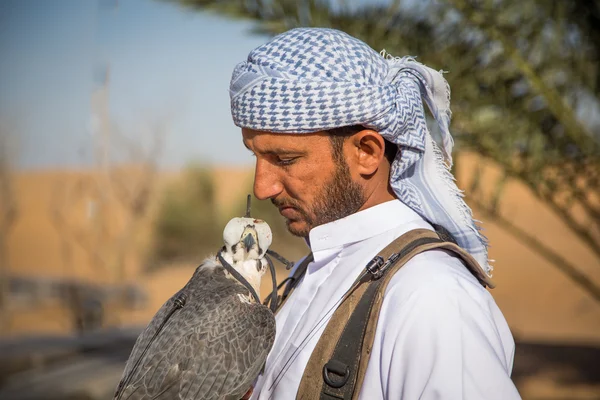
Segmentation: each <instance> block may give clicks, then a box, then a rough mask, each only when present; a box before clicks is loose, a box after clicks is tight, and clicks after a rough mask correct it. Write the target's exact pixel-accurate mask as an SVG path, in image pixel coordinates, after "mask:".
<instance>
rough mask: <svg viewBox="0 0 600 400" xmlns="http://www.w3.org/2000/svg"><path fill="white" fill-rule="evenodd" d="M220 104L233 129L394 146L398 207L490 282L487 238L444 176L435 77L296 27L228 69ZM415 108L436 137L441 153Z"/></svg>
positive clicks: (443, 91)
mask: <svg viewBox="0 0 600 400" xmlns="http://www.w3.org/2000/svg"><path fill="white" fill-rule="evenodd" d="M230 99H231V114H232V118H233V121H234V123H235V124H236V125H237V126H239V127H245V128H250V129H255V130H259V131H269V132H281V133H294V134H303V133H313V132H319V131H323V130H329V129H333V128H339V127H342V126H350V125H363V126H365V127H367V128H371V129H373V130H376V131H377V132H379V133H380V134H381V135H382V136H383V137H384V138H386V139H387V140H389V141H391V142H393V143H395V144H397V145H398V146H399V149H400V150H399V151H398V154H397V156H396V159H395V160H394V162H393V163H392V168H391V174H390V184H391V186H392V188H393V190H394V192H395V194H396V196H397V197H398V199H399V200H400V201H402V202H403V203H405V204H406V205H407V206H409V207H410V208H411V209H413V210H414V211H415V212H417V213H418V214H420V215H421V216H422V217H423V218H425V219H426V220H428V221H429V222H431V223H435V224H438V225H441V226H443V227H445V228H446V229H447V230H448V231H449V232H450V233H451V234H452V235H453V236H454V238H455V239H456V241H457V242H458V244H459V245H460V246H461V247H462V248H464V249H465V250H466V251H468V252H469V253H470V254H471V255H472V256H473V257H474V258H475V259H476V260H477V261H478V262H479V264H480V265H481V266H482V268H483V269H484V270H485V271H486V272H487V273H488V274H491V266H490V263H489V261H488V255H487V253H488V252H487V247H488V244H487V239H486V238H485V237H484V236H483V234H482V233H481V231H480V228H479V227H478V226H477V225H476V222H475V220H474V219H473V216H472V212H471V209H470V208H469V207H468V205H467V204H466V203H465V202H464V200H463V193H462V191H460V190H459V189H458V187H457V186H456V183H455V179H454V177H453V176H452V174H451V172H450V167H451V165H452V155H451V154H452V147H453V144H454V142H453V139H452V135H451V134H450V130H449V126H450V119H451V116H452V113H451V111H450V86H449V85H448V82H447V81H446V79H444V77H443V75H442V73H441V72H438V71H435V70H433V69H431V68H429V67H427V66H426V65H424V64H421V63H418V62H417V61H415V59H414V58H413V57H402V58H399V57H392V56H391V55H389V54H387V53H386V52H385V50H384V51H382V52H381V53H377V52H376V51H375V50H373V49H372V48H370V47H369V46H368V45H367V44H365V43H364V42H362V41H360V40H358V39H356V38H354V37H352V36H350V35H348V34H346V33H344V32H341V31H338V30H335V29H328V28H297V29H292V30H289V31H287V32H285V33H283V34H280V35H278V36H275V37H274V38H273V39H271V40H270V41H269V42H267V43H266V44H264V45H262V46H259V47H258V48H256V49H254V50H253V51H252V52H250V54H249V56H248V59H247V60H246V61H244V62H242V63H240V64H238V65H237V66H236V67H235V69H234V72H233V75H232V79H231V83H230ZM423 103H425V104H427V108H428V109H429V111H430V112H431V114H432V115H433V117H434V119H435V120H436V122H437V124H438V126H439V128H440V132H441V139H442V140H441V147H439V146H438V145H437V144H436V143H435V141H434V140H433V138H432V136H431V134H430V132H429V129H428V127H427V121H426V118H425V109H424V106H423Z"/></svg>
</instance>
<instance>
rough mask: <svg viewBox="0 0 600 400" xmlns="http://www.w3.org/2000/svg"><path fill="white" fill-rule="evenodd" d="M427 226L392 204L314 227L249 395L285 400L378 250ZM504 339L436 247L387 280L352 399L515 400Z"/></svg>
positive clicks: (482, 298) (500, 323)
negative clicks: (308, 257) (304, 265)
mask: <svg viewBox="0 0 600 400" xmlns="http://www.w3.org/2000/svg"><path fill="white" fill-rule="evenodd" d="M417 228H426V229H432V227H431V225H429V224H428V223H427V222H426V221H425V220H423V218H421V217H420V216H419V215H418V214H416V213H415V212H414V211H412V210H411V209H410V208H408V207H407V206H405V205H404V204H403V203H401V202H400V201H398V200H393V201H389V202H386V203H383V204H379V205H377V206H374V207H371V208H368V209H366V210H364V211H360V212H357V213H355V214H352V215H350V216H348V217H346V218H343V219H340V220H338V221H334V222H331V223H329V224H325V225H321V226H318V227H316V228H314V229H312V230H311V232H310V234H309V238H310V247H311V250H312V253H313V255H314V262H312V263H310V264H309V265H308V269H307V271H306V274H305V276H304V278H303V280H302V282H301V283H300V285H299V286H298V287H297V288H296V289H295V291H294V292H293V294H292V295H291V296H290V298H289V299H288V301H287V302H286V303H285V304H284V306H283V307H282V308H281V310H280V311H279V313H278V314H277V317H276V320H277V335H276V338H275V343H274V345H273V348H272V350H271V352H270V354H269V357H268V358H267V363H266V367H265V371H264V374H263V375H262V376H260V377H259V379H258V380H257V382H256V385H255V389H254V394H253V397H252V399H260V400H267V399H284V400H287V399H294V398H295V396H296V393H297V391H298V387H299V385H300V380H301V378H302V374H303V373H304V369H305V367H306V365H307V363H308V360H309V358H310V356H311V353H312V351H313V350H314V348H315V346H316V344H317V342H318V340H319V338H320V336H321V334H322V333H323V330H324V329H325V325H326V322H327V321H328V319H329V318H330V317H331V314H332V312H333V310H334V309H335V307H336V306H337V303H338V302H339V300H340V299H341V298H342V296H343V295H344V294H345V292H346V291H347V290H348V289H349V288H350V287H351V286H352V283H353V282H354V281H355V279H356V278H357V277H358V276H359V275H360V273H361V272H362V271H363V270H364V267H365V265H366V264H367V262H368V261H369V260H371V259H372V258H373V257H374V256H375V255H376V254H377V253H378V252H379V251H380V250H382V249H383V248H384V247H386V246H387V245H388V244H389V243H390V242H392V241H393V240H394V239H396V238H397V237H399V236H400V235H402V234H404V233H406V232H408V231H410V230H413V229H417ZM514 349H515V347H514V340H513V337H512V335H511V332H510V330H509V328H508V325H507V323H506V320H505V319H504V316H503V315H502V313H501V312H500V310H499V309H498V307H497V305H496V303H495V302H494V299H493V298H492V296H491V295H490V293H489V292H488V291H487V290H486V289H484V288H483V287H482V286H481V285H480V284H479V283H478V282H477V279H475V277H473V275H471V273H469V271H468V270H467V269H466V267H465V266H464V265H463V264H462V262H461V261H460V260H459V259H458V258H457V257H456V256H453V255H451V254H450V253H448V252H446V251H444V250H431V251H427V252H424V253H421V254H419V255H417V256H415V257H414V258H413V259H411V260H410V261H409V262H408V263H406V265H404V266H403V267H402V268H401V269H400V270H399V271H398V272H397V273H396V274H395V276H394V277H393V278H392V280H391V281H390V283H389V285H388V287H387V289H386V292H385V296H384V300H383V304H382V308H381V314H380V316H379V321H378V323H377V329H376V333H375V342H374V344H373V351H372V353H371V357H370V359H369V363H368V366H367V370H366V375H365V379H364V383H363V386H362V389H361V392H360V398H361V399H365V400H376V399H405V400H412V399H422V400H427V399H477V400H481V399H502V400H510V399H519V398H520V397H519V394H518V392H517V390H516V388H515V386H514V384H513V382H512V381H511V379H510V373H511V370H512V363H513V355H514Z"/></svg>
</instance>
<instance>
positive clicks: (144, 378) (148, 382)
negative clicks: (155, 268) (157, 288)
mask: <svg viewBox="0 0 600 400" xmlns="http://www.w3.org/2000/svg"><path fill="white" fill-rule="evenodd" d="M246 215H247V217H248V218H246V217H245V218H233V219H232V220H231V221H229V223H228V224H227V226H226V227H225V230H224V232H223V239H224V242H225V246H224V247H223V249H222V250H221V251H220V252H219V253H217V256H216V257H209V258H207V259H205V260H204V262H203V263H202V264H201V265H200V266H199V267H198V268H197V269H196V271H195V272H194V274H193V276H192V278H191V279H190V281H189V282H188V283H187V284H186V285H185V286H184V287H183V289H181V290H180V291H179V292H178V293H176V294H175V295H174V296H173V297H171V298H170V299H169V300H168V301H167V302H166V303H165V304H164V305H163V306H162V308H161V309H160V310H159V311H158V312H157V314H156V315H155V316H154V318H153V319H152V320H151V321H150V323H149V325H148V326H147V327H146V329H145V330H144V331H143V332H142V333H141V334H140V336H139V337H138V339H137V341H136V343H135V345H134V347H133V350H132V352H131V355H130V356H129V360H128V361H127V364H126V366H125V371H124V372H123V376H122V379H121V382H120V383H119V386H118V387H117V391H116V393H115V396H114V399H115V400H142V399H143V400H150V399H153V400H154V399H157V400H158V399H161V400H166V399H169V400H171V399H176V400H192V399H194V400H200V399H203V400H221V399H223V400H239V399H240V398H242V396H244V394H245V393H246V392H247V391H248V390H249V389H250V388H251V385H252V383H253V382H254V380H255V379H256V378H257V377H258V375H259V374H260V372H261V370H262V368H263V366H264V363H265V360H266V358H267V354H268V353H269V351H270V350H271V346H272V345H273V340H274V339H275V319H274V317H273V313H272V312H271V310H269V308H267V307H266V306H264V305H262V304H261V303H260V301H259V300H258V296H257V293H258V292H259V288H260V281H261V277H262V275H263V274H264V273H265V271H266V268H267V266H270V267H271V268H272V266H273V264H272V263H271V261H270V259H269V258H268V257H266V253H267V250H268V248H269V246H270V245H271V241H272V234H271V229H270V228H269V225H268V224H267V223H266V222H264V221H262V220H258V219H254V218H249V212H248V213H247V214H246ZM271 271H273V269H271ZM275 295H276V293H275Z"/></svg>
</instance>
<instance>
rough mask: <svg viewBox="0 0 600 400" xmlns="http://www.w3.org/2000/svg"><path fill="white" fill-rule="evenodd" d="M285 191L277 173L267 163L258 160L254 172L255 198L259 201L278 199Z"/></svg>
mask: <svg viewBox="0 0 600 400" xmlns="http://www.w3.org/2000/svg"><path fill="white" fill-rule="evenodd" d="M282 190H283V184H282V183H281V180H280V179H279V175H278V174H277V171H275V170H274V169H273V168H272V165H270V164H269V163H268V162H267V161H264V160H257V161H256V170H255V172H254V196H256V198H257V199H259V200H266V199H270V198H273V197H276V196H277V195H278V194H279V193H281V191H282Z"/></svg>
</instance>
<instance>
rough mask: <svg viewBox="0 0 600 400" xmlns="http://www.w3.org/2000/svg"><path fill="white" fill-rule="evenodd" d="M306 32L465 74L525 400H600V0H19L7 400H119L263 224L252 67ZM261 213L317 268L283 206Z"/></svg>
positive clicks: (486, 216) (9, 43)
mask: <svg viewBox="0 0 600 400" xmlns="http://www.w3.org/2000/svg"><path fill="white" fill-rule="evenodd" d="M297 26H319V27H332V28H337V29H341V30H343V31H345V32H347V33H349V34H351V35H354V36H356V37H358V38H360V39H362V40H364V41H365V42H367V43H368V44H369V45H371V46H372V47H373V48H374V49H376V50H378V51H379V50H382V49H385V50H386V51H387V52H389V53H391V54H392V55H395V56H403V55H412V56H416V57H417V60H419V61H421V62H424V63H426V64H428V65H430V66H432V67H434V68H436V69H440V70H444V71H447V74H446V75H445V76H446V79H448V81H449V83H450V85H451V87H452V110H453V122H452V126H451V130H452V132H453V135H454V138H455V141H456V147H455V166H454V172H455V175H456V177H457V180H458V185H459V187H461V188H462V189H464V190H465V195H466V198H467V201H468V203H469V204H470V205H471V206H472V207H473V211H474V214H475V217H476V218H478V219H480V220H481V221H482V226H483V228H484V232H485V234H486V235H487V236H488V238H489V239H490V242H491V249H490V251H491V258H493V259H495V263H494V266H495V270H494V277H493V278H494V281H495V282H496V284H497V288H495V289H493V290H492V291H491V293H492V294H493V296H494V298H495V299H496V302H497V303H498V304H499V306H500V308H501V310H502V311H503V313H504V315H505V317H506V319H507V321H508V323H509V325H510V327H511V330H512V332H513V334H514V337H515V340H516V343H517V349H516V354H515V361H514V369H513V379H514V381H515V383H516V384H517V387H518V389H519V391H520V393H521V395H522V397H523V398H524V399H600V185H599V180H600V157H599V155H600V73H599V72H600V71H599V66H600V59H599V57H600V1H597V0H571V1H558V0H556V1H551V0H479V1H476V0H436V1H434V0H397V1H396V0H393V1H392V0H347V1H343V0H312V1H308V0H220V1H210V0H170V1H169V0H162V1H161V0H86V1H81V0H53V1H45V0H0V398H2V399H104V398H111V396H112V393H113V391H114V388H115V387H116V384H117V383H118V380H119V378H120V375H121V373H122V369H123V366H124V362H125V360H126V359H127V357H128V355H129V351H130V349H131V347H132V346H133V342H134V341H135V338H136V337H137V334H139V332H140V330H141V329H142V328H143V327H144V326H145V324H146V323H147V322H148V321H149V320H150V318H152V316H153V315H154V313H155V312H156V311H157V310H158V308H159V307H160V306H161V305H162V303H163V302H164V301H165V300H166V299H167V298H169V297H170V296H171V295H173V294H174V293H175V292H176V291H177V290H179V289H180V288H181V287H182V286H183V285H184V284H185V283H186V282H187V281H188V279H189V278H190V277H191V274H192V273H193V271H194V269H195V267H196V266H197V265H198V264H199V263H200V262H201V261H202V259H203V258H204V257H205V256H207V255H208V254H210V253H214V252H215V251H216V250H217V249H218V248H219V247H220V246H221V245H222V239H221V234H222V228H223V227H224V224H225V223H226V222H227V221H228V220H229V219H230V218H231V217H233V216H240V215H241V214H243V213H244V211H245V195H246V194H247V193H250V192H251V190H252V179H253V159H252V157H251V156H250V154H249V152H248V151H247V150H246V149H245V148H244V146H243V144H242V142H241V135H240V132H239V129H237V128H236V127H235V126H234V125H233V123H232V121H231V117H230V113H229V97H228V85H229V78H230V74H231V72H232V69H233V67H234V66H235V64H236V63H238V62H240V61H243V60H244V59H245V58H246V56H247V54H248V52H249V51H250V50H252V49H253V48H254V47H256V46H258V45H260V44H262V43H264V42H265V41H266V40H268V38H269V37H270V36H272V35H273V34H277V33H280V32H283V31H285V30H287V29H290V28H293V27H297ZM253 215H255V216H258V217H261V218H263V219H266V220H267V221H268V222H269V223H270V224H271V226H272V227H273V230H274V235H275V241H274V245H273V248H274V249H275V250H276V251H278V252H280V253H281V254H283V255H284V256H285V257H287V258H288V259H291V260H297V259H299V258H300V257H302V256H303V255H304V254H306V253H307V251H308V249H307V247H306V245H305V244H304V242H303V241H302V240H299V239H297V238H294V237H292V236H291V235H289V234H288V233H287V232H286V230H285V225H284V223H283V221H282V219H281V217H280V216H279V215H278V213H277V211H276V209H275V208H274V207H272V206H271V205H270V203H268V202H258V201H257V200H256V199H254V203H253ZM285 276H286V271H285V270H284V269H283V268H281V269H280V270H279V275H278V279H279V280H282V279H283V278H284V277H285ZM264 281H265V285H264V288H263V289H264V290H263V293H262V294H263V296H266V294H267V292H268V290H269V288H268V287H267V286H268V281H269V279H265V280H264Z"/></svg>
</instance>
